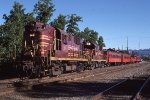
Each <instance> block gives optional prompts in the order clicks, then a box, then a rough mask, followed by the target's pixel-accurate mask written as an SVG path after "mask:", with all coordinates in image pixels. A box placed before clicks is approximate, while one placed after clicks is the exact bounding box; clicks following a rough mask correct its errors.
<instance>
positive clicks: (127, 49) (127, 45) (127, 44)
mask: <svg viewBox="0 0 150 100" xmlns="http://www.w3.org/2000/svg"><path fill="white" fill-rule="evenodd" d="M128 49H129V48H128V37H127V52H128Z"/></svg>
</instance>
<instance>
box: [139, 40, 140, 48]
mask: <svg viewBox="0 0 150 100" xmlns="http://www.w3.org/2000/svg"><path fill="white" fill-rule="evenodd" d="M139 50H140V40H139Z"/></svg>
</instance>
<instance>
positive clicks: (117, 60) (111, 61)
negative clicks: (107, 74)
mask: <svg viewBox="0 0 150 100" xmlns="http://www.w3.org/2000/svg"><path fill="white" fill-rule="evenodd" d="M105 56H106V62H107V65H108V66H110V65H120V64H121V60H122V59H121V52H119V51H115V50H110V49H108V50H106V51H105Z"/></svg>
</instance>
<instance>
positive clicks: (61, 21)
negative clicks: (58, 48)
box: [50, 14, 67, 30]
mask: <svg viewBox="0 0 150 100" xmlns="http://www.w3.org/2000/svg"><path fill="white" fill-rule="evenodd" d="M50 24H51V25H52V26H54V27H57V28H60V29H61V30H64V29H65V26H66V24H67V20H66V16H64V15H61V14H60V15H59V16H58V18H57V19H54V21H52V22H51V23H50Z"/></svg>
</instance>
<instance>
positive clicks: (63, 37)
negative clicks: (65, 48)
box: [62, 34, 67, 44]
mask: <svg viewBox="0 0 150 100" xmlns="http://www.w3.org/2000/svg"><path fill="white" fill-rule="evenodd" d="M62 40H63V43H64V44H67V35H64V34H62Z"/></svg>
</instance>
